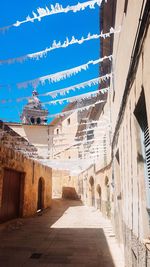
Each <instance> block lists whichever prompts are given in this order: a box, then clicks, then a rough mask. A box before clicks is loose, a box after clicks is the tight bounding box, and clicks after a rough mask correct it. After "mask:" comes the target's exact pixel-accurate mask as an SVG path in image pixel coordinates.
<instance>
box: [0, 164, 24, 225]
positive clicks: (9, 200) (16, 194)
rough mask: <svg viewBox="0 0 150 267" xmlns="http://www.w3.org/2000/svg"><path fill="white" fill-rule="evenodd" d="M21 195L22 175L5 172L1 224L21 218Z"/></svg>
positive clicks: (15, 172)
mask: <svg viewBox="0 0 150 267" xmlns="http://www.w3.org/2000/svg"><path fill="white" fill-rule="evenodd" d="M20 195H21V173H20V172H17V171H14V170H7V169H5V170H4V179H3V189H2V205H1V212H0V222H4V221H7V220H10V219H14V218H17V217H19V213H20Z"/></svg>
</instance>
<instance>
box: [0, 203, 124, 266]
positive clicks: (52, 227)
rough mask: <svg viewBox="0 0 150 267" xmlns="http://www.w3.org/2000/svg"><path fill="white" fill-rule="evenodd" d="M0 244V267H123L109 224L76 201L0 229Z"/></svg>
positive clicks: (14, 221) (55, 204)
mask: <svg viewBox="0 0 150 267" xmlns="http://www.w3.org/2000/svg"><path fill="white" fill-rule="evenodd" d="M0 240H1V242H0V266H1V267H29V266H32V267H35V266H41V267H46V266H47V267H48V266H49V267H51V266H53V267H61V266H68V267H69V266H71V267H72V266H79V267H80V266H87V267H96V266H97V267H123V266H124V263H123V257H122V253H121V251H120V248H119V247H118V245H117V242H116V239H115V236H114V234H113V231H112V227H111V224H110V222H109V221H108V220H107V219H104V217H102V215H101V213H100V212H99V211H98V210H97V209H95V208H93V207H86V206H83V205H82V202H81V201H78V200H77V201H70V200H59V199H56V200H53V204H52V208H51V209H47V210H45V211H43V213H37V214H36V215H35V216H33V217H31V218H24V219H18V220H13V221H11V222H9V223H5V224H3V225H1V227H0Z"/></svg>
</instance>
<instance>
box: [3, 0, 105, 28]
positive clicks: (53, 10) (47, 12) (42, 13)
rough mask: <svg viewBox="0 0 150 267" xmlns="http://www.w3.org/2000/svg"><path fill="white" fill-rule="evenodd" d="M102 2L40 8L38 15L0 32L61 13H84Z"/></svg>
mask: <svg viewBox="0 0 150 267" xmlns="http://www.w3.org/2000/svg"><path fill="white" fill-rule="evenodd" d="M102 1H103V0H92V1H86V2H83V3H80V2H79V3H78V4H77V5H74V6H69V5H68V6H67V7H63V6H62V5H60V4H59V3H56V4H55V5H52V4H51V5H50V7H49V8H48V7H47V6H46V7H45V8H41V7H39V8H37V10H36V12H37V13H36V12H34V11H32V17H31V16H29V15H28V16H27V17H26V19H25V20H22V21H16V22H15V23H13V24H11V25H9V26H4V27H2V28H0V31H2V32H5V31H6V30H8V29H10V28H11V27H19V26H20V25H22V24H24V23H28V22H34V21H35V20H37V21H41V18H43V17H47V16H51V15H56V14H60V13H68V12H70V11H72V12H78V11H82V10H84V9H86V8H87V7H89V8H90V9H94V8H95V5H98V6H101V3H102ZM106 2H107V0H105V3H106Z"/></svg>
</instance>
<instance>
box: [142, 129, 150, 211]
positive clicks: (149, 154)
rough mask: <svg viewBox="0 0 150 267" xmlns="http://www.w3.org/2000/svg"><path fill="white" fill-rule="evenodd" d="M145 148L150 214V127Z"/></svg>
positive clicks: (145, 139) (146, 133)
mask: <svg viewBox="0 0 150 267" xmlns="http://www.w3.org/2000/svg"><path fill="white" fill-rule="evenodd" d="M143 133H144V146H145V157H146V167H147V190H148V192H147V193H148V198H149V205H148V209H149V210H148V212H149V213H150V135H149V129H148V127H145V128H144V131H143Z"/></svg>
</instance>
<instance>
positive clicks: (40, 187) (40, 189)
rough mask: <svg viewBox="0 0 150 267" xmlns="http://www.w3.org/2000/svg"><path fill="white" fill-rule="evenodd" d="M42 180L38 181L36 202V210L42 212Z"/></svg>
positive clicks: (43, 186)
mask: <svg viewBox="0 0 150 267" xmlns="http://www.w3.org/2000/svg"><path fill="white" fill-rule="evenodd" d="M44 189H45V184H44V179H43V178H42V177H40V179H39V181H38V201H37V210H42V209H43V208H44Z"/></svg>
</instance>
